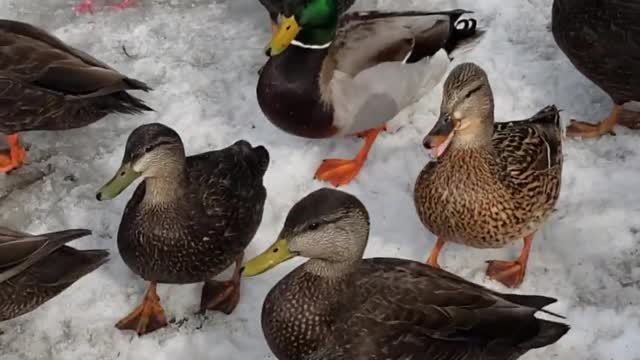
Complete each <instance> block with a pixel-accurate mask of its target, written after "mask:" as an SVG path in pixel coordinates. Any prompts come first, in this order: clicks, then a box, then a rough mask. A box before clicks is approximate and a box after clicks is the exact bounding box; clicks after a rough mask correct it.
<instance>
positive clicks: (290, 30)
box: [266, 15, 300, 56]
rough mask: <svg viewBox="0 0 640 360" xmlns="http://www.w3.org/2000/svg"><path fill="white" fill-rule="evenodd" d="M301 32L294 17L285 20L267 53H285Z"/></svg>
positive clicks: (272, 39)
mask: <svg viewBox="0 0 640 360" xmlns="http://www.w3.org/2000/svg"><path fill="white" fill-rule="evenodd" d="M299 32H300V25H298V22H297V21H296V19H295V18H294V17H293V15H292V16H290V17H286V18H284V19H283V20H282V21H281V22H280V25H279V26H278V31H277V32H276V33H275V34H274V35H273V37H272V38H271V42H269V45H268V46H267V49H266V52H267V53H268V54H269V55H270V56H273V55H278V54H280V53H281V52H283V51H284V50H285V49H286V48H287V47H289V45H290V44H291V42H292V41H293V40H294V39H295V38H296V36H297V35H298V33H299Z"/></svg>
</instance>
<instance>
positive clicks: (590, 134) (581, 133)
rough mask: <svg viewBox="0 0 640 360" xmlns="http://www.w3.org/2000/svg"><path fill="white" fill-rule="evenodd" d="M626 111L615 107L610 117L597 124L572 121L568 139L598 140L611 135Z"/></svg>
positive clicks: (568, 128)
mask: <svg viewBox="0 0 640 360" xmlns="http://www.w3.org/2000/svg"><path fill="white" fill-rule="evenodd" d="M623 111H624V109H623V108H622V106H619V105H615V106H614V107H613V109H612V110H611V113H610V114H609V116H607V117H606V118H605V119H604V120H602V121H601V122H599V123H597V124H591V123H587V122H583V121H576V120H571V123H570V124H569V127H567V136H568V137H583V138H597V137H600V136H602V135H606V134H611V135H615V133H614V132H613V127H614V126H615V125H616V123H617V122H618V118H619V117H620V114H622V112H623Z"/></svg>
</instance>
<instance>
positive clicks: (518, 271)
mask: <svg viewBox="0 0 640 360" xmlns="http://www.w3.org/2000/svg"><path fill="white" fill-rule="evenodd" d="M487 262H488V263H489V267H488V268H487V276H489V277H490V278H491V279H494V280H496V281H499V282H501V283H502V284H503V285H505V286H507V287H510V288H517V287H519V286H520V285H521V284H522V281H524V275H525V267H524V266H523V265H522V264H520V262H518V261H502V260H491V261H487Z"/></svg>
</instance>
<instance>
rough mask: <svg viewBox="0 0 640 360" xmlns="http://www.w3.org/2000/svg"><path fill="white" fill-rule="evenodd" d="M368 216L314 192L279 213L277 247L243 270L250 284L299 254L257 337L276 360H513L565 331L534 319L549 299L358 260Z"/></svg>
mask: <svg viewBox="0 0 640 360" xmlns="http://www.w3.org/2000/svg"><path fill="white" fill-rule="evenodd" d="M368 237H369V214H368V212H367V209H366V208H365V207H364V205H363V204H362V202H360V200H358V199H357V198H356V197H355V196H352V195H350V194H347V193H345V192H342V191H338V190H333V189H320V190H317V191H315V192H313V193H311V194H309V195H307V196H306V197H305V198H303V199H302V200H300V201H299V202H298V203H297V204H295V206H293V208H292V209H291V211H289V214H288V215H287V219H286V221H285V223H284V227H283V229H282V231H281V232H280V235H279V236H278V239H279V240H278V241H276V242H275V243H274V244H273V245H272V246H271V247H270V248H269V249H267V250H266V251H265V252H264V253H262V254H261V255H259V256H257V257H256V258H254V259H253V260H251V261H249V262H248V263H246V264H245V266H244V269H243V272H242V274H243V276H254V275H257V274H260V273H262V272H264V271H267V270H269V269H271V268H273V267H274V266H276V265H278V264H280V263H282V262H284V261H286V260H288V259H291V258H294V257H296V256H303V257H306V258H309V260H308V261H307V262H306V263H304V264H302V265H300V266H298V267H297V268H295V269H294V270H293V271H291V272H290V273H289V274H288V275H286V276H285V277H284V278H283V279H282V280H280V281H279V282H278V283H277V284H276V285H275V286H274V287H273V288H272V289H271V291H269V293H268V295H267V297H266V299H265V300H264V304H263V307H262V330H263V332H264V335H265V338H266V340H267V344H268V345H269V347H270V348H271V351H272V352H273V353H274V354H275V356H276V357H277V358H278V359H280V360H311V359H314V360H327V359H334V360H337V359H343V360H347V359H348V360H356V359H439V360H453V359H457V360H471V359H473V360H479V359H493V360H507V359H508V360H515V359H516V358H518V357H519V356H520V355H522V354H524V353H525V352H527V351H528V350H529V349H535V348H540V347H543V346H547V345H549V344H553V343H554V342H556V341H557V340H558V339H560V338H561V337H562V336H563V335H564V334H565V333H566V332H567V331H568V330H569V327H568V326H567V325H565V324H562V323H557V322H552V321H547V320H541V319H538V318H536V317H535V316H534V314H535V313H536V312H537V311H543V312H547V311H546V310H542V308H543V307H545V306H547V305H549V304H551V303H554V302H555V301H556V300H555V299H552V298H548V297H544V296H530V295H511V294H501V293H498V292H495V291H491V290H489V289H486V288H484V287H481V286H478V285H475V284H473V283H471V282H468V281H466V280H464V279H462V278H460V277H458V276H456V275H453V274H451V273H448V272H446V271H444V270H440V269H437V268H433V267H431V266H428V265H425V264H422V263H419V262H415V261H411V260H404V259H394V258H370V259H362V255H363V253H364V250H365V247H366V244H367V240H368Z"/></svg>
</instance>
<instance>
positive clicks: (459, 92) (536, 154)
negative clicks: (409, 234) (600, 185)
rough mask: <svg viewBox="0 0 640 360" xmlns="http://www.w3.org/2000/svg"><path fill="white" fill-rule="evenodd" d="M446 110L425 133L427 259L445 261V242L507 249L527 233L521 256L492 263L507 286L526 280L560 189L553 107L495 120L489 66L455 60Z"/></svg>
mask: <svg viewBox="0 0 640 360" xmlns="http://www.w3.org/2000/svg"><path fill="white" fill-rule="evenodd" d="M443 92H444V94H443V99H442V105H441V108H440V116H439V117H438V119H437V121H436V123H435V125H434V126H433V128H432V129H431V131H430V132H429V134H428V135H427V136H426V137H425V138H424V141H423V144H424V147H425V148H426V149H428V150H430V151H431V154H432V156H433V158H434V160H432V161H429V162H428V163H427V164H426V165H425V166H424V168H423V169H422V171H421V172H420V174H419V175H418V177H417V180H416V182H415V191H414V202H415V207H416V209H417V213H418V216H419V217H420V220H421V221H422V223H423V224H424V226H425V227H426V228H427V229H428V230H429V231H431V232H432V233H433V234H435V235H436V236H437V241H436V244H435V247H434V248H433V250H432V252H431V255H430V256H429V258H428V260H427V263H428V264H429V265H431V266H434V267H439V263H438V256H439V254H440V251H441V250H442V247H443V246H444V244H445V242H455V243H460V244H464V245H467V246H471V247H475V248H501V247H504V246H506V245H507V244H510V243H511V242H513V241H515V240H516V239H524V246H523V248H522V252H521V254H520V256H519V257H518V259H517V260H516V261H498V260H494V261H489V267H488V269H487V275H488V276H489V277H491V278H493V279H495V280H497V281H499V282H501V283H502V284H504V285H506V286H508V287H518V286H520V285H521V284H522V281H523V280H524V276H525V272H526V266H527V261H528V258H529V252H530V250H531V245H532V241H533V237H534V234H535V232H536V231H537V229H539V228H540V227H541V226H542V225H543V224H544V222H545V220H546V219H547V218H548V217H549V215H550V214H551V213H552V211H553V208H554V205H555V203H556V201H557V200H558V197H559V195H560V180H561V177H562V131H561V129H560V115H559V110H558V109H557V108H556V107H555V105H550V106H547V107H545V108H543V109H542V110H540V111H539V112H538V113H536V114H535V115H534V116H532V117H531V118H529V119H527V120H520V121H507V122H498V123H495V122H494V100H493V93H492V91H491V86H490V84H489V80H488V77H487V74H486V72H485V71H484V70H483V69H482V68H481V67H480V66H478V65H477V64H474V63H463V64H460V65H458V66H456V67H455V68H454V69H453V70H452V71H451V73H450V74H449V76H448V77H447V79H446V81H445V83H444V91H443Z"/></svg>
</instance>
